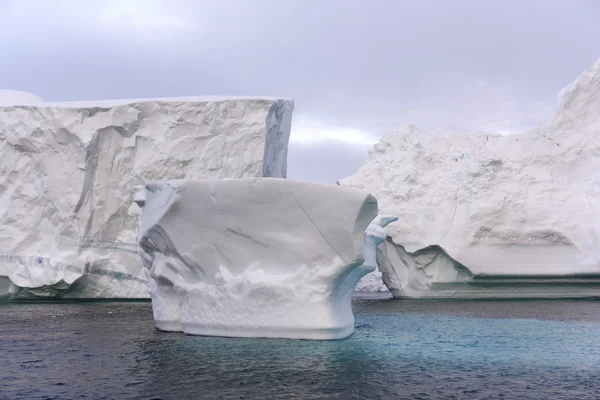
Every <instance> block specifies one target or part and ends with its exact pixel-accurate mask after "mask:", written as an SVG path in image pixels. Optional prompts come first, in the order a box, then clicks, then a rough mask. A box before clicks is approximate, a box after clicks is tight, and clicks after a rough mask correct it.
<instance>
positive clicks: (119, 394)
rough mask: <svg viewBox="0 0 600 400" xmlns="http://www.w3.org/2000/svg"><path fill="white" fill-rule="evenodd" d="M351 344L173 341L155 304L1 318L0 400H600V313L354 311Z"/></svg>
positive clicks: (503, 307)
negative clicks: (159, 326)
mask: <svg viewBox="0 0 600 400" xmlns="http://www.w3.org/2000/svg"><path fill="white" fill-rule="evenodd" d="M353 307H354V309H355V315H356V320H357V323H356V327H357V328H356V332H355V334H354V335H352V336H351V337H350V338H348V339H346V340H341V341H294V340H275V339H235V338H210V337H198V336H188V335H184V334H180V333H164V332H160V331H157V330H156V329H155V328H154V326H153V320H152V313H151V306H150V304H149V303H55V304H39V303H26V304H12V303H3V304H0V332H1V334H0V335H1V336H0V339H1V340H0V399H79V398H88V399H242V398H243V399H598V398H600V381H599V380H598V375H599V371H600V345H599V344H598V341H599V339H600V302H597V301H596V302H594V301H485V302H482V301H480V302H477V301H455V302H448V301H445V302H443V301H398V300H389V299H364V298H358V299H354V301H353Z"/></svg>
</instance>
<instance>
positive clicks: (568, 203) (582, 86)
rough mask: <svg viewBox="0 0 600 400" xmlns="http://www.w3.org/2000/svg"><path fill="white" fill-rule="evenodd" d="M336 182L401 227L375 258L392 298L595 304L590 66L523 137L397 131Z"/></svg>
mask: <svg viewBox="0 0 600 400" xmlns="http://www.w3.org/2000/svg"><path fill="white" fill-rule="evenodd" d="M339 184H341V185H343V186H350V187H357V188H364V189H366V190H368V191H369V192H371V193H373V194H374V195H375V196H376V197H377V198H378V201H379V206H380V211H381V212H382V213H389V214H392V215H398V216H399V217H400V220H399V221H398V222H396V223H393V224H391V225H389V226H388V227H387V230H388V234H389V239H388V240H386V242H385V245H382V246H380V248H379V251H378V264H379V268H380V269H381V271H382V274H383V280H384V282H385V283H386V285H387V286H388V287H389V288H390V290H391V291H392V294H393V295H394V296H396V297H422V296H441V297H453V296H465V297H493V296H496V295H497V296H500V297H504V296H508V297H514V296H520V297H552V296H559V297H587V296H600V279H599V278H600V240H599V238H600V220H599V215H600V214H599V213H600V60H599V61H598V62H596V64H595V65H594V66H592V67H591V68H589V69H588V70H587V71H585V72H584V73H583V74H582V75H581V76H580V77H579V78H578V79H577V80H576V81H575V82H574V83H572V84H571V85H569V86H567V87H566V88H565V89H563V90H562V91H561V92H560V93H559V101H558V105H557V111H556V113H555V115H554V116H553V118H551V119H550V120H549V121H546V122H544V123H542V124H540V125H539V126H538V127H537V128H535V129H533V130H531V131H528V132H524V133H520V134H512V135H501V134H488V133H474V134H464V135H460V134H435V135H432V134H424V133H421V132H420V131H419V130H418V129H417V128H416V127H414V126H411V125H406V126H403V127H402V128H400V129H399V130H397V131H395V132H392V133H388V134H385V135H384V136H383V137H382V139H381V140H380V141H379V142H378V143H377V144H375V145H374V148H373V149H372V150H371V151H370V154H369V157H368V159H367V161H366V162H365V164H364V165H363V166H362V167H361V168H360V170H359V171H358V172H357V173H356V174H355V175H354V176H351V177H348V178H345V179H343V180H341V181H340V182H339ZM542 281H543V282H546V283H547V284H548V285H547V286H546V287H545V289H539V287H541V286H539V284H540V282H542ZM543 282H542V283H543ZM578 282H579V283H581V284H585V285H584V286H586V288H587V289H585V290H576V289H573V288H574V287H576V285H577V284H578ZM555 283H564V284H565V285H566V286H565V288H567V289H565V290H562V289H559V288H558V289H557V288H553V284H555ZM511 285H512V286H513V288H514V289H515V291H516V292H515V291H513V292H512V293H511V292H510V290H509V289H507V286H511ZM535 285H538V289H534V288H533V286H535ZM569 285H571V286H569ZM542 286H543V285H542ZM568 288H570V289H568Z"/></svg>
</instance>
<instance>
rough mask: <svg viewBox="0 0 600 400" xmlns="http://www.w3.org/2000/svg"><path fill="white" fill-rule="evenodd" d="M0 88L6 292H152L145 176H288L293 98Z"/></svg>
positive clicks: (0, 228)
mask: <svg viewBox="0 0 600 400" xmlns="http://www.w3.org/2000/svg"><path fill="white" fill-rule="evenodd" d="M0 99H2V101H1V102H0V104H2V105H0V297H9V298H27V297H44V296H47V297H61V298H142V297H147V296H148V294H147V288H146V277H145V276H144V273H143V267H142V263H141V262H140V259H139V255H138V249H137V243H136V235H137V224H138V223H137V219H138V213H139V209H138V207H137V206H136V205H135V204H132V201H131V200H132V192H133V188H134V187H135V186H136V185H140V184H144V183H146V182H148V181H155V180H161V179H176V178H184V177H185V178H189V179H199V178H242V177H262V176H267V177H285V176H286V157H287V143H288V139H289V134H290V125H291V114H292V110H293V102H292V101H291V100H286V99H277V98H219V97H208V98H207V97H199V98H174V99H134V100H110V101H97V102H76V103H43V102H42V101H41V99H39V98H37V97H36V96H33V95H30V94H23V93H19V92H10V91H3V92H0ZM7 104H12V105H7Z"/></svg>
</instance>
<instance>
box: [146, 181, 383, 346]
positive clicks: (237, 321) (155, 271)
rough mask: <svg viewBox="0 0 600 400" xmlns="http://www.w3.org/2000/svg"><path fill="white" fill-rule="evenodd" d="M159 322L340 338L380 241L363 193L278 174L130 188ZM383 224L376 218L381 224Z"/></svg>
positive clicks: (195, 329)
mask: <svg viewBox="0 0 600 400" xmlns="http://www.w3.org/2000/svg"><path fill="white" fill-rule="evenodd" d="M135 199H136V202H137V203H138V204H139V205H140V206H141V207H142V213H141V217H140V232H139V237H138V241H139V243H140V245H141V248H142V258H143V260H144V264H145V266H146V271H147V275H148V284H149V291H150V295H151V298H152V308H153V312H154V318H155V320H156V325H157V327H158V328H159V329H161V330H166V331H183V332H185V333H190V334H197V335H215V336H238V337H239V336H249V337H278V338H294V339H300V338H301V339H340V338H345V337H347V336H348V335H350V334H351V333H352V332H353V331H354V316H353V314H352V308H351V304H350V299H351V296H352V293H353V290H354V287H355V285H356V283H357V282H358V281H359V280H360V278H362V277H363V276H364V275H365V274H367V273H368V272H370V271H372V270H373V269H374V268H375V265H374V264H375V248H376V246H377V243H379V242H380V241H382V240H383V239H384V236H381V235H380V233H381V231H377V230H376V228H375V230H373V229H370V230H369V231H368V232H367V235H366V239H367V243H371V245H367V247H366V249H367V253H368V254H370V256H369V257H367V261H368V262H367V263H365V264H364V265H363V261H364V257H363V247H364V246H365V229H366V228H367V226H368V225H369V223H370V222H371V221H372V220H373V219H374V218H375V216H376V215H377V201H376V199H375V198H374V197H373V196H371V195H370V194H369V193H368V192H366V191H363V190H359V189H353V188H344V187H339V186H336V185H326V184H318V183H309V182H298V181H290V180H285V179H222V180H173V181H165V182H158V183H151V184H147V185H146V186H145V187H144V188H141V189H139V190H138V191H137V194H136V198H135ZM387 222H389V221H388V220H377V223H378V225H379V229H381V228H380V227H381V226H384V225H385V224H386V223H387Z"/></svg>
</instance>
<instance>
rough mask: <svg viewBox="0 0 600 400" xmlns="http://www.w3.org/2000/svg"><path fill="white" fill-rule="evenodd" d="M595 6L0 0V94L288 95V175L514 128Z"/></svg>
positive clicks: (551, 92) (592, 40)
mask: <svg viewBox="0 0 600 400" xmlns="http://www.w3.org/2000/svg"><path fill="white" fill-rule="evenodd" d="M599 21H600V1H596V0H561V1H554V0H499V1H496V0H485V1H484V0H470V1H467V0H452V1H450V0H437V1H428V0H414V1H401V0H364V1H363V0H211V1H205V0H164V1H153V0H131V1H128V0H114V1H112V0H107V1H100V0H97V1H83V0H71V1H59V0H39V1H35V0H31V1H30V0H0V88H1V89H14V90H24V91H30V92H33V93H35V94H37V95H38V96H40V97H42V98H43V99H44V100H46V101H63V100H64V101H66V100H93V99H114V98H132V97H154V96H161V97H163V96H193V95H250V96H252V95H264V96H284V97H291V98H293V99H294V100H295V103H296V107H295V112H294V122H293V126H292V139H291V142H290V152H289V158H288V172H289V177H290V178H295V179H306V180H313V181H321V182H331V183H333V182H335V181H336V180H337V179H340V178H342V177H344V176H347V175H350V174H352V173H354V172H355V171H356V170H357V169H358V167H360V165H361V164H362V161H363V160H364V158H365V156H366V150H367V149H368V148H369V147H370V146H371V145H372V143H374V142H376V141H377V140H378V139H379V137H380V136H381V135H382V134H383V132H385V131H387V130H390V129H393V128H395V127H398V126H400V125H403V124H405V123H413V124H415V125H417V126H418V127H419V128H421V129H422V130H424V131H428V130H433V129H442V130H453V131H465V132H468V131H473V130H486V131H500V132H506V131H520V130H523V129H526V128H528V127H531V126H533V125H535V124H537V122H539V121H540V120H541V119H543V118H545V117H546V116H547V115H548V114H549V113H551V111H552V108H553V107H554V105H555V100H556V92H557V91H558V90H559V89H561V88H562V87H564V86H565V85H567V84H568V83H570V82H571V81H572V80H573V79H574V78H575V77H577V76H578V75H579V74H580V73H581V72H583V71H584V70H585V69H586V68H588V67H589V66H590V65H592V64H593V63H594V62H595V61H596V60H597V59H598V58H599V57H600V40H599V39H598V38H600V23H599Z"/></svg>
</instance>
